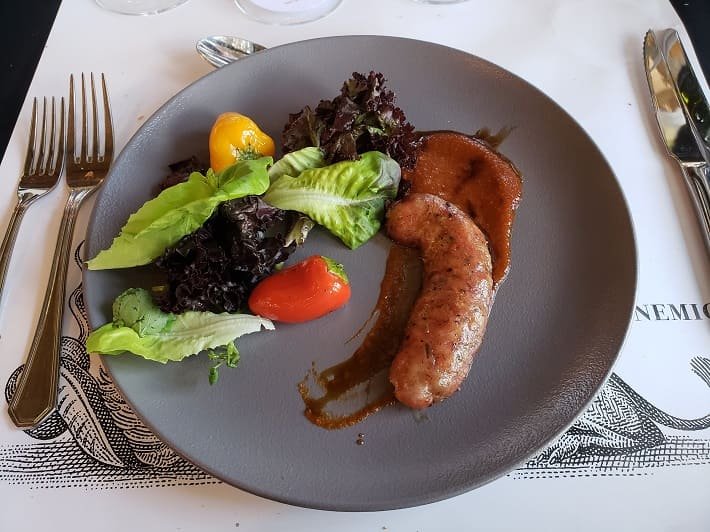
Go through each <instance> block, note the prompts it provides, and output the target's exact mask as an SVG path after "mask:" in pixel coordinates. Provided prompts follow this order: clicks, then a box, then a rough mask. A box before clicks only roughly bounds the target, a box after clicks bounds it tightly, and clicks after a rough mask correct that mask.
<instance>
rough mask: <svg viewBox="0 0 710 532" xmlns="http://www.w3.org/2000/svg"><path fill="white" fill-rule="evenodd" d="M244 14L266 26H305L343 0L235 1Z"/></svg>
mask: <svg viewBox="0 0 710 532" xmlns="http://www.w3.org/2000/svg"><path fill="white" fill-rule="evenodd" d="M234 2H235V3H236V4H237V7H238V8H239V9H241V10H242V12H243V13H244V14H246V15H247V16H249V17H251V18H253V19H254V20H258V21H259V22H264V23H266V24H303V23H304V22H311V21H313V20H317V19H319V18H322V17H324V16H326V15H327V14H328V13H331V12H332V11H333V10H334V9H335V8H336V7H338V6H339V5H340V3H341V2H342V0H234Z"/></svg>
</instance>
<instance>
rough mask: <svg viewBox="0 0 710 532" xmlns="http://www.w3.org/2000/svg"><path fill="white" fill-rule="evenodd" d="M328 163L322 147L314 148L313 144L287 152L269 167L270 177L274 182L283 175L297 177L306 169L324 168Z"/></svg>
mask: <svg viewBox="0 0 710 532" xmlns="http://www.w3.org/2000/svg"><path fill="white" fill-rule="evenodd" d="M327 165H328V163H327V162H325V158H324V156H323V151H322V150H321V149H320V148H314V147H312V146H311V147H308V148H302V149H300V150H298V151H294V152H291V153H287V154H286V155H284V156H283V157H282V158H281V159H279V160H278V161H276V162H275V163H274V165H273V166H272V167H271V168H269V179H271V182H272V183H273V182H274V181H276V180H277V179H278V178H280V177H282V176H285V175H290V176H291V177H296V176H297V175H298V174H300V173H301V172H303V171H304V170H308V169H310V168H322V167H323V166H327Z"/></svg>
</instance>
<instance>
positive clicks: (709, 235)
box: [683, 164, 710, 254]
mask: <svg viewBox="0 0 710 532" xmlns="http://www.w3.org/2000/svg"><path fill="white" fill-rule="evenodd" d="M683 176H684V177H685V181H686V183H687V184H688V188H689V189H690V195H691V196H692V197H693V204H694V205H695V211H696V213H697V215H698V220H699V221H700V229H701V232H702V234H703V239H704V240H705V248H706V250H707V252H708V253H709V254H710V166H708V165H707V164H704V165H699V166H683Z"/></svg>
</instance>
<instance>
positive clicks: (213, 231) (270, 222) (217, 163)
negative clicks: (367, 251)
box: [87, 72, 418, 383]
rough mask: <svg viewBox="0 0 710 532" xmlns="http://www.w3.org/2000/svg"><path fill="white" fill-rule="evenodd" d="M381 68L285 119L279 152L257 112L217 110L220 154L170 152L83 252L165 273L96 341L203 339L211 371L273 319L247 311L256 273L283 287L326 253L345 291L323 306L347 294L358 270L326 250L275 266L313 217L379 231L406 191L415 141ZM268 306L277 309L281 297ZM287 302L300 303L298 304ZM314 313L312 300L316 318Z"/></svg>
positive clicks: (344, 236)
mask: <svg viewBox="0 0 710 532" xmlns="http://www.w3.org/2000/svg"><path fill="white" fill-rule="evenodd" d="M384 81H385V80H384V77H383V76H382V74H375V73H374V72H371V73H370V74H369V75H368V76H365V75H362V74H358V73H354V74H353V78H352V79H350V80H348V81H346V82H345V83H344V85H343V88H342V90H341V94H340V95H339V96H338V97H336V98H335V99H333V100H331V101H321V102H320V103H319V104H318V106H317V107H316V108H315V111H312V110H311V109H310V108H309V107H306V108H304V109H303V110H302V111H301V112H299V113H297V114H295V115H291V116H290V118H289V122H288V123H287V124H286V126H285V128H284V132H283V150H284V152H286V155H284V156H283V157H282V158H281V159H279V160H277V161H276V162H274V160H273V158H272V156H271V155H273V153H274V144H273V142H272V141H271V139H270V138H269V137H268V136H267V135H265V134H264V133H263V132H262V131H261V130H259V129H258V126H256V124H255V123H254V122H253V121H251V119H249V118H247V117H244V116H242V115H238V114H236V113H225V114H223V115H220V117H218V119H217V122H216V123H215V127H214V128H213V130H212V133H211V135H210V139H209V144H210V159H211V166H212V167H211V168H208V169H206V170H204V168H203V165H201V164H200V163H199V161H197V160H196V159H194V158H193V159H190V160H187V161H183V162H181V163H177V164H176V165H173V166H171V171H172V173H171V175H170V176H169V177H168V178H167V180H166V183H165V187H164V189H163V190H162V192H160V193H159V194H158V195H157V197H155V198H154V199H151V200H149V201H147V202H146V203H145V204H143V206H141V207H140V208H139V209H138V210H137V211H136V212H135V213H133V214H132V215H131V216H130V217H129V219H128V221H127V222H126V224H125V225H124V226H123V227H122V229H121V231H120V234H119V235H118V236H117V237H116V238H115V239H114V240H113V242H112V244H111V245H110V247H109V248H108V249H105V250H103V251H101V252H99V253H98V254H97V255H96V257H94V258H92V259H91V260H89V261H88V263H87V266H88V268H89V269H91V270H101V269H110V268H130V267H134V266H141V265H145V264H150V263H153V262H155V264H156V265H157V267H158V268H159V269H160V270H161V271H162V272H163V273H164V275H165V284H163V285H161V286H158V287H153V290H152V293H151V292H150V291H148V290H145V289H143V288H133V289H129V290H128V291H126V292H124V293H123V294H121V295H120V296H118V298H117V299H116V301H115V302H114V305H113V321H112V322H111V323H108V324H106V325H104V326H102V327H100V328H98V329H96V330H95V331H93V332H92V333H91V334H90V335H89V338H88V340H87V349H88V350H89V351H90V352H100V353H105V354H117V353H121V352H124V351H128V352H131V353H134V354H136V355H138V356H141V357H143V358H146V359H149V360H153V361H156V362H162V363H165V362H168V361H179V360H182V359H183V358H185V357H186V356H190V355H192V354H196V353H199V352H202V351H206V352H207V354H208V356H209V358H210V359H212V360H213V361H214V362H215V363H214V365H213V366H212V367H211V369H210V379H209V380H210V383H214V382H216V380H217V378H218V373H217V369H218V368H219V367H220V366H221V365H222V364H226V365H227V366H229V367H234V366H236V364H237V362H238V360H239V352H238V350H237V348H236V345H235V344H234V340H235V339H236V338H237V337H239V336H241V335H243V334H248V333H253V332H257V331H260V330H262V329H269V330H270V329H273V328H274V325H273V323H272V322H271V321H270V320H269V319H266V318H264V317H260V316H255V315H251V314H246V313H244V312H245V311H248V310H249V308H250V307H251V308H252V309H254V308H257V309H261V308H267V306H265V305H264V304H263V302H261V303H260V302H259V301H256V302H255V297H256V296H260V294H262V293H263V294H266V293H267V292H268V291H269V289H268V288H263V289H260V290H257V291H255V287H257V286H258V285H260V283H265V286H267V285H268V286H278V287H279V288H278V290H280V291H284V290H285V288H284V286H286V285H285V284H284V283H288V282H292V281H290V279H294V281H293V282H299V281H298V278H299V276H300V277H301V278H302V279H303V278H304V277H303V276H304V273H303V272H306V271H307V270H308V268H310V271H312V272H315V271H316V270H315V269H314V268H316V267H318V268H320V269H322V270H323V271H322V272H320V273H319V274H318V275H320V278H321V280H322V281H323V282H326V283H336V284H337V283H340V284H341V285H342V283H343V282H344V283H345V284H346V285H347V286H345V287H343V286H340V288H339V290H340V291H339V296H338V297H339V299H338V301H337V302H335V301H331V302H323V304H322V305H320V306H319V308H322V309H323V310H322V312H324V313H325V312H330V311H332V310H334V309H335V308H338V307H339V306H341V305H343V304H345V302H346V301H347V298H349V297H350V287H349V282H348V281H347V277H346V276H345V274H344V272H342V275H339V274H338V275H333V274H332V272H333V271H335V270H338V268H341V267H340V266H339V265H335V264H334V263H332V261H330V262H329V259H327V258H324V257H320V258H317V257H311V259H309V261H310V262H309V266H308V267H306V266H305V265H304V267H302V268H300V269H297V271H300V272H302V273H300V274H298V275H296V274H290V275H282V276H279V280H278V281H273V282H272V281H271V280H270V279H271V277H270V276H272V275H273V274H274V273H275V272H276V271H277V270H278V269H279V268H280V266H281V265H282V264H283V263H284V262H285V261H286V259H287V258H288V257H289V256H290V254H291V253H292V252H293V251H294V250H295V249H296V247H297V246H298V245H302V244H303V243H304V241H305V239H306V237H307V235H308V232H309V230H310V229H311V228H312V227H313V225H314V224H319V225H321V226H322V227H324V228H325V229H327V230H328V231H330V232H331V233H332V234H333V235H334V236H336V237H338V238H339V239H340V240H341V241H342V242H343V243H344V244H345V245H346V246H348V247H349V248H351V249H355V248H357V247H359V246H361V245H362V244H363V243H365V242H366V241H367V240H369V239H370V238H372V237H373V236H374V235H375V234H376V233H377V232H378V231H379V229H380V226H381V224H382V220H383V219H384V214H385V209H386V208H387V205H388V204H389V202H391V201H392V200H393V199H394V198H395V197H396V196H397V193H398V189H399V186H400V177H401V170H400V165H406V166H410V165H411V164H413V161H414V157H415V153H416V149H417V147H418V140H417V137H416V135H415V134H414V128H413V127H412V126H411V124H409V123H408V122H407V121H406V118H405V116H404V113H403V112H402V111H401V109H399V108H398V107H395V106H394V94H393V93H392V92H391V91H388V90H387V89H386V88H385V86H384ZM250 139H251V140H250ZM230 163H231V164H230ZM214 168H218V171H215V170H214ZM185 176H187V177H186V179H185ZM304 262H308V261H304ZM323 264H326V265H328V266H327V267H325V266H323ZM318 271H320V270H318ZM341 271H342V269H341ZM316 284H317V283H313V285H314V286H315V285H316ZM305 289H308V288H307V287H304V286H301V287H299V290H300V291H301V292H303V290H305ZM272 292H273V290H272ZM333 293H335V291H333ZM344 293H346V294H347V296H346V297H345V296H343V294H344ZM250 295H251V296H254V297H251V298H250ZM272 295H273V294H272ZM279 299H281V300H283V299H284V298H283V297H282V298H279V297H276V298H272V299H271V300H270V301H278V300H279ZM269 309H270V310H269V312H272V311H273V316H274V317H275V319H278V317H279V315H280V314H279V312H278V308H272V307H269ZM287 314H288V315H289V316H296V317H298V316H297V315H298V312H297V311H296V312H295V313H294V309H293V308H290V309H289V310H288V313H287ZM270 315H271V314H270ZM283 315H286V314H283ZM320 315H322V314H320ZM316 317H319V314H318V313H315V314H314V313H313V312H312V309H311V310H310V311H309V314H308V318H307V319H313V318H316ZM285 321H294V320H291V319H289V320H285ZM295 321H299V320H297V319H296V320H295Z"/></svg>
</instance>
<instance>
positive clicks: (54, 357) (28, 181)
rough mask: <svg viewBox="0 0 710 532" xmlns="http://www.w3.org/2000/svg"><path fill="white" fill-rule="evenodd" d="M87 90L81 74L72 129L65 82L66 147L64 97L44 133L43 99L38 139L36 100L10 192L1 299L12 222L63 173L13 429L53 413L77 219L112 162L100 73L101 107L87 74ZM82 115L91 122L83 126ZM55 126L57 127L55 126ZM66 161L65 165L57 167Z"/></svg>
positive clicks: (13, 413) (11, 411)
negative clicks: (63, 190)
mask: <svg viewBox="0 0 710 532" xmlns="http://www.w3.org/2000/svg"><path fill="white" fill-rule="evenodd" d="M88 84H89V99H90V103H87V88H86V85H87V83H86V79H85V77H84V75H83V74H82V75H81V92H80V97H81V114H80V116H79V118H78V119H79V120H80V121H81V122H80V124H81V125H80V127H78V126H77V117H76V116H75V115H76V113H75V94H74V76H73V75H72V76H70V78H69V105H68V113H67V114H68V116H67V119H66V141H65V127H64V126H65V119H64V98H62V99H61V105H60V110H59V115H58V117H57V113H56V105H55V99H54V98H52V100H51V102H52V104H51V111H50V116H49V123H50V125H49V132H47V122H48V111H47V100H46V99H45V100H44V105H43V113H42V119H41V124H42V125H41V129H40V133H39V137H37V134H36V132H37V125H36V121H37V120H36V115H37V100H36V99H35V101H34V104H33V107H32V124H31V127H30V138H29V143H28V149H27V157H26V158H25V166H24V171H23V174H22V176H21V178H20V184H19V186H18V191H17V194H18V203H17V207H16V208H15V211H14V213H13V216H12V218H11V220H10V225H9V227H8V229H7V234H6V236H5V239H4V241H3V244H2V248H0V252H1V253H2V255H1V257H0V268H2V269H1V270H0V296H1V295H2V292H1V288H2V285H3V281H4V278H5V273H6V271H7V266H8V262H9V257H10V253H11V250H12V246H13V244H14V242H15V239H16V236H17V229H18V226H19V221H20V220H21V218H22V215H23V214H24V212H25V210H26V209H27V207H28V206H29V205H30V204H31V203H32V202H34V201H35V200H36V199H37V198H39V197H41V196H42V195H44V194H46V193H47V192H48V191H49V190H51V189H52V188H53V187H54V186H55V185H56V184H57V183H58V182H59V179H60V177H61V174H62V170H63V169H64V170H65V171H66V184H67V185H68V187H69V196H68V198H67V201H66V204H65V207H64V214H63V216H62V222H61V225H60V229H59V235H58V238H57V246H56V249H55V251H54V257H53V259H52V268H51V272H50V276H49V282H48V284H47V290H46V292H45V296H44V302H43V304H42V307H41V311H40V316H39V321H38V323H37V329H36V331H35V334H34V339H33V341H32V345H31V347H30V351H29V354H28V355H27V361H26V363H25V367H24V369H23V371H22V375H21V377H20V379H19V382H18V384H17V389H16V391H15V394H14V395H13V397H12V399H11V401H10V405H9V408H8V411H9V414H10V418H11V419H12V421H13V422H14V423H15V425H17V426H18V427H31V426H34V425H36V424H38V423H39V422H40V421H41V420H42V419H43V418H44V417H45V416H46V415H47V414H49V413H50V412H51V411H52V410H53V409H54V408H55V407H56V403H57V381H58V378H59V355H60V351H61V336H62V317H63V311H64V299H65V288H66V277H67V267H68V264H69V254H70V253H69V252H70V248H71V243H72V236H73V234H74V225H75V222H76V216H77V214H78V212H79V207H80V206H81V203H82V201H83V200H84V199H86V198H87V197H88V196H90V195H91V194H92V193H93V192H94V191H95V190H96V189H97V188H98V187H99V186H100V185H101V183H102V182H103V179H104V177H106V174H107V173H108V170H109V167H110V164H111V160H112V159H113V123H112V120H111V111H110V108H109V102H108V93H107V90H106V80H105V78H104V75H103V74H102V75H101V87H100V91H101V95H102V98H101V100H102V105H101V106H99V103H98V99H97V94H96V93H97V89H96V82H95V79H94V75H93V74H91V75H90V78H89V83H88ZM100 109H101V110H100ZM89 113H90V116H91V121H90V123H91V127H90V128H89ZM57 123H59V125H58V126H57ZM89 132H90V137H89ZM77 134H79V135H80V136H81V138H80V141H79V146H78V148H79V153H78V155H77V153H76V148H77ZM101 141H103V147H101ZM47 145H48V147H47ZM37 146H38V147H37ZM65 147H66V148H65ZM65 159H66V165H64V161H65ZM63 167H64V168H63Z"/></svg>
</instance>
